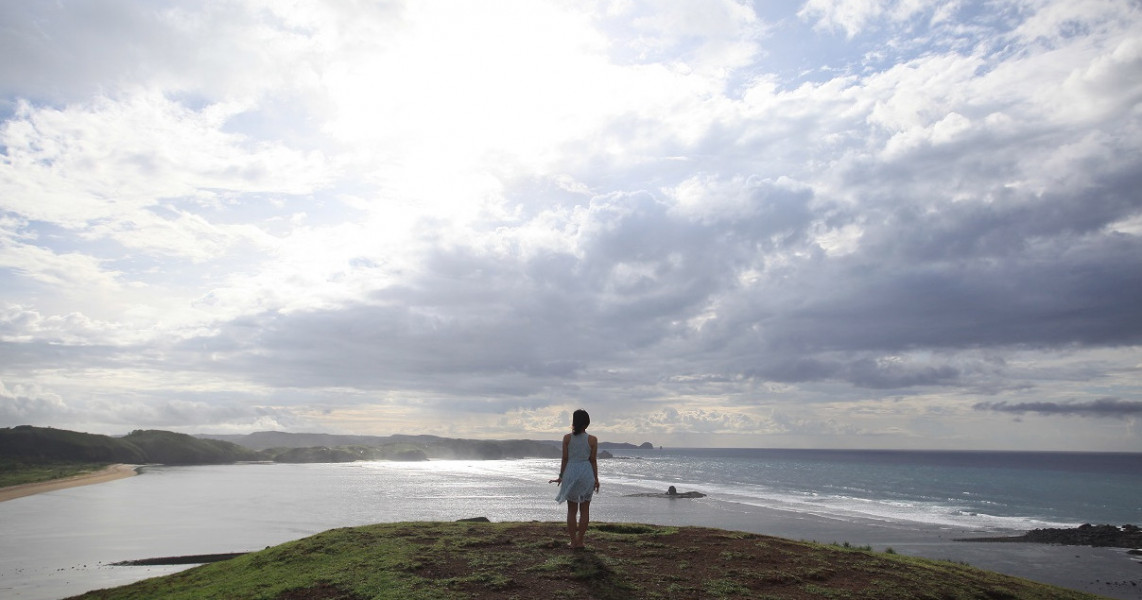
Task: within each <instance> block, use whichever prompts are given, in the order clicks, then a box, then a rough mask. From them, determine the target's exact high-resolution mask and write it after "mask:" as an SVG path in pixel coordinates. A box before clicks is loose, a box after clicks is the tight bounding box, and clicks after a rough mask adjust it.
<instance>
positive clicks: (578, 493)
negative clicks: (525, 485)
mask: <svg viewBox="0 0 1142 600" xmlns="http://www.w3.org/2000/svg"><path fill="white" fill-rule="evenodd" d="M590 424H591V416H590V415H588V414H587V411H585V410H583V409H579V410H577V411H575V413H574V414H573V415H571V433H568V434H567V435H565V436H563V461H562V462H561V463H560V464H559V478H558V479H552V480H551V481H549V482H548V483H558V484H559V493H558V494H556V496H555V501H556V502H563V501H566V502H567V534H568V535H570V536H571V543H570V544H567V546H568V547H570V548H582V547H583V545H584V544H583V537H584V536H585V535H586V534H587V522H588V521H590V519H591V496H592V495H593V494H594V493H595V492H597V491H599V464H598V462H597V461H596V456H595V455H596V454H597V453H598V450H599V439H598V438H596V437H595V436H593V435H588V434H587V426H588V425H590ZM576 515H578V521H576Z"/></svg>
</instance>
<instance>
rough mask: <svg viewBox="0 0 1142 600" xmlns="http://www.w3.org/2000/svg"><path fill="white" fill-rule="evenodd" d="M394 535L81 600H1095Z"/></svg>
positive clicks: (996, 584) (889, 566)
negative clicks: (550, 599)
mask: <svg viewBox="0 0 1142 600" xmlns="http://www.w3.org/2000/svg"><path fill="white" fill-rule="evenodd" d="M588 545H589V549H587V550H583V551H573V550H570V549H568V548H567V547H566V540H565V532H564V525H563V524H562V523H535V522H532V523H470V522H457V523H425V522H422V523H390V524H381V525H370V526H365V527H353V528H343V529H334V530H331V531H327V532H325V533H321V534H318V535H315V536H312V537H308V538H304V539H301V540H297V541H294V542H290V543H286V544H282V545H280V546H275V547H272V548H268V549H266V550H263V551H260V552H255V553H251V554H246V555H242V556H238V557H236V558H231V559H229V560H225V561H223V562H216V563H213V564H207V565H202V566H200V567H196V568H193V569H190V570H187V571H183V572H180V573H175V574H173V575H168V576H165V577H158V578H154V579H147V580H145V581H140V582H138V583H134V584H131V585H128V586H123V587H119V588H114V589H110V590H99V591H93V592H89V593H87V594H84V595H82V596H78V597H77V598H79V599H82V600H143V599H150V598H164V599H167V600H204V599H207V598H228V599H231V600H243V599H251V600H252V599H255V598H256V599H260V600H300V599H302V598H305V599H317V600H321V599H325V600H333V599H337V600H364V599H366V598H369V599H382V598H393V599H396V598H399V599H403V600H414V599H421V598H423V599H433V600H437V599H448V598H470V599H493V598H495V599H505V600H506V599H508V598H599V599H623V600H626V599H639V598H727V599H732V598H767V599H770V600H776V599H779V598H783V599H790V600H800V599H808V598H851V599H870V600H871V599H875V600H891V599H905V598H908V599H932V600H957V599H965V600H966V599H969V598H972V599H974V598H989V599H990V598H1004V599H1008V600H1019V599H1026V600H1049V599H1057V600H1079V599H1094V598H1096V597H1095V596H1092V595H1089V594H1084V593H1081V592H1076V591H1070V590H1065V589H1062V588H1057V587H1052V586H1048V585H1044V584H1039V583H1034V582H1031V581H1027V580H1023V579H1018V578H1014V577H1010V576H1007V575H1000V574H998V573H992V572H988V571H982V570H979V569H975V568H972V567H969V566H967V565H963V564H960V563H951V562H944V561H932V560H925V559H918V558H909V557H903V556H899V555H895V554H888V553H884V554H882V553H874V552H872V551H870V550H867V549H856V548H851V547H847V546H846V547H840V546H824V545H819V544H813V543H808V542H794V541H791V540H786V539H782V538H774V537H768V536H763V535H757V534H751V533H740V532H731V531H724V530H719V529H706V528H698V527H658V526H650V525H634V524H614V523H601V524H597V525H595V526H593V527H592V529H591V530H590V532H589V534H588Z"/></svg>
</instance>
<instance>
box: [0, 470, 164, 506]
mask: <svg viewBox="0 0 1142 600" xmlns="http://www.w3.org/2000/svg"><path fill="white" fill-rule="evenodd" d="M140 467H142V465H128V464H122V463H119V464H114V465H110V466H108V467H105V468H103V469H100V470H98V471H93V472H91V473H84V474H83V475H76V476H74V477H65V478H63V479H52V480H50V481H37V482H35V483H21V484H19V485H10V486H8V487H3V488H0V502H6V501H8V500H15V499H16V498H23V497H25V496H32V495H35V494H42V493H44V492H54V491H57V490H64V489H67V488H73V487H79V486H81V485H93V484H96V483H106V482H108V481H115V480H116V479H124V478H126V477H133V476H135V475H138V474H139V468H140Z"/></svg>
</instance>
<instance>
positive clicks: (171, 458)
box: [121, 429, 262, 465]
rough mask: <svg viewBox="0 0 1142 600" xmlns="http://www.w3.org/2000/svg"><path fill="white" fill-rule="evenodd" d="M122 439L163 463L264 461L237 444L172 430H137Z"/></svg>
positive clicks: (201, 463)
mask: <svg viewBox="0 0 1142 600" xmlns="http://www.w3.org/2000/svg"><path fill="white" fill-rule="evenodd" d="M121 439H122V441H123V442H125V443H127V444H132V445H134V446H135V447H137V448H139V449H140V450H142V451H143V455H144V456H145V457H146V458H147V461H146V462H152V463H162V464H164V465H211V464H225V463H232V462H237V461H240V460H262V455H261V454H260V453H258V452H255V451H253V450H250V449H249V448H243V447H242V446H239V445H237V444H232V443H230V442H223V441H219V440H205V439H201V438H196V437H194V436H190V435H187V434H185V433H174V432H172V431H159V430H155V429H148V430H142V429H138V430H135V431H132V432H131V433H130V434H128V435H127V436H126V437H123V438H121Z"/></svg>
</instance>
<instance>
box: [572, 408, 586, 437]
mask: <svg viewBox="0 0 1142 600" xmlns="http://www.w3.org/2000/svg"><path fill="white" fill-rule="evenodd" d="M590 424H591V415H589V414H587V411H585V410H583V409H581V408H580V409H579V410H577V411H575V412H574V413H572V414H571V433H574V434H575V435H579V434H580V433H583V430H584V429H586V428H587V426H588V425H590Z"/></svg>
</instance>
